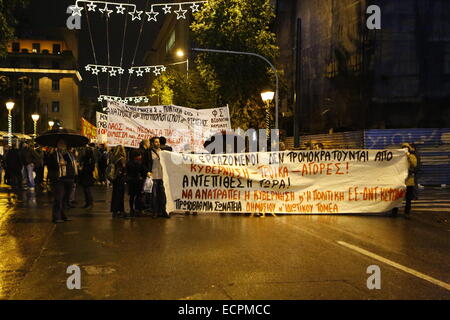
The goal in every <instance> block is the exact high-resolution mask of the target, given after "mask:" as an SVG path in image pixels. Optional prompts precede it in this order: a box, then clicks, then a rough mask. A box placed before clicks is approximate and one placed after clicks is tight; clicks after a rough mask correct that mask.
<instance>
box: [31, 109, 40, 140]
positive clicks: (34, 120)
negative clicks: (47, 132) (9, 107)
mask: <svg viewBox="0 0 450 320" xmlns="http://www.w3.org/2000/svg"><path fill="white" fill-rule="evenodd" d="M31 119H33V122H34V137H35V138H36V137H37V122H38V121H39V115H38V114H37V113H35V114H32V115H31Z"/></svg>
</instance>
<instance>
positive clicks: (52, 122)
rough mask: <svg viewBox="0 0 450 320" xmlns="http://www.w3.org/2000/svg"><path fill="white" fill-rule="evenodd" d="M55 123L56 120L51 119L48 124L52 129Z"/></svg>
mask: <svg viewBox="0 0 450 320" xmlns="http://www.w3.org/2000/svg"><path fill="white" fill-rule="evenodd" d="M54 125H55V121H53V120H50V121H49V122H48V126H49V127H50V130H52V129H53V126H54Z"/></svg>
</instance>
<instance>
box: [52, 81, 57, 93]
mask: <svg viewBox="0 0 450 320" xmlns="http://www.w3.org/2000/svg"><path fill="white" fill-rule="evenodd" d="M52 90H53V91H59V79H52Z"/></svg>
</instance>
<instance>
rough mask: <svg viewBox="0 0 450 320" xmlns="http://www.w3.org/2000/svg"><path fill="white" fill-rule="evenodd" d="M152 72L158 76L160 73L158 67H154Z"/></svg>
mask: <svg viewBox="0 0 450 320" xmlns="http://www.w3.org/2000/svg"><path fill="white" fill-rule="evenodd" d="M153 73H154V74H155V76H159V75H160V74H161V70H159V68H155V70H153Z"/></svg>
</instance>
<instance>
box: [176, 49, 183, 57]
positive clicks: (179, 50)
mask: <svg viewBox="0 0 450 320" xmlns="http://www.w3.org/2000/svg"><path fill="white" fill-rule="evenodd" d="M177 57H179V58H183V57H184V51H183V50H181V49H178V50H177Z"/></svg>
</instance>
